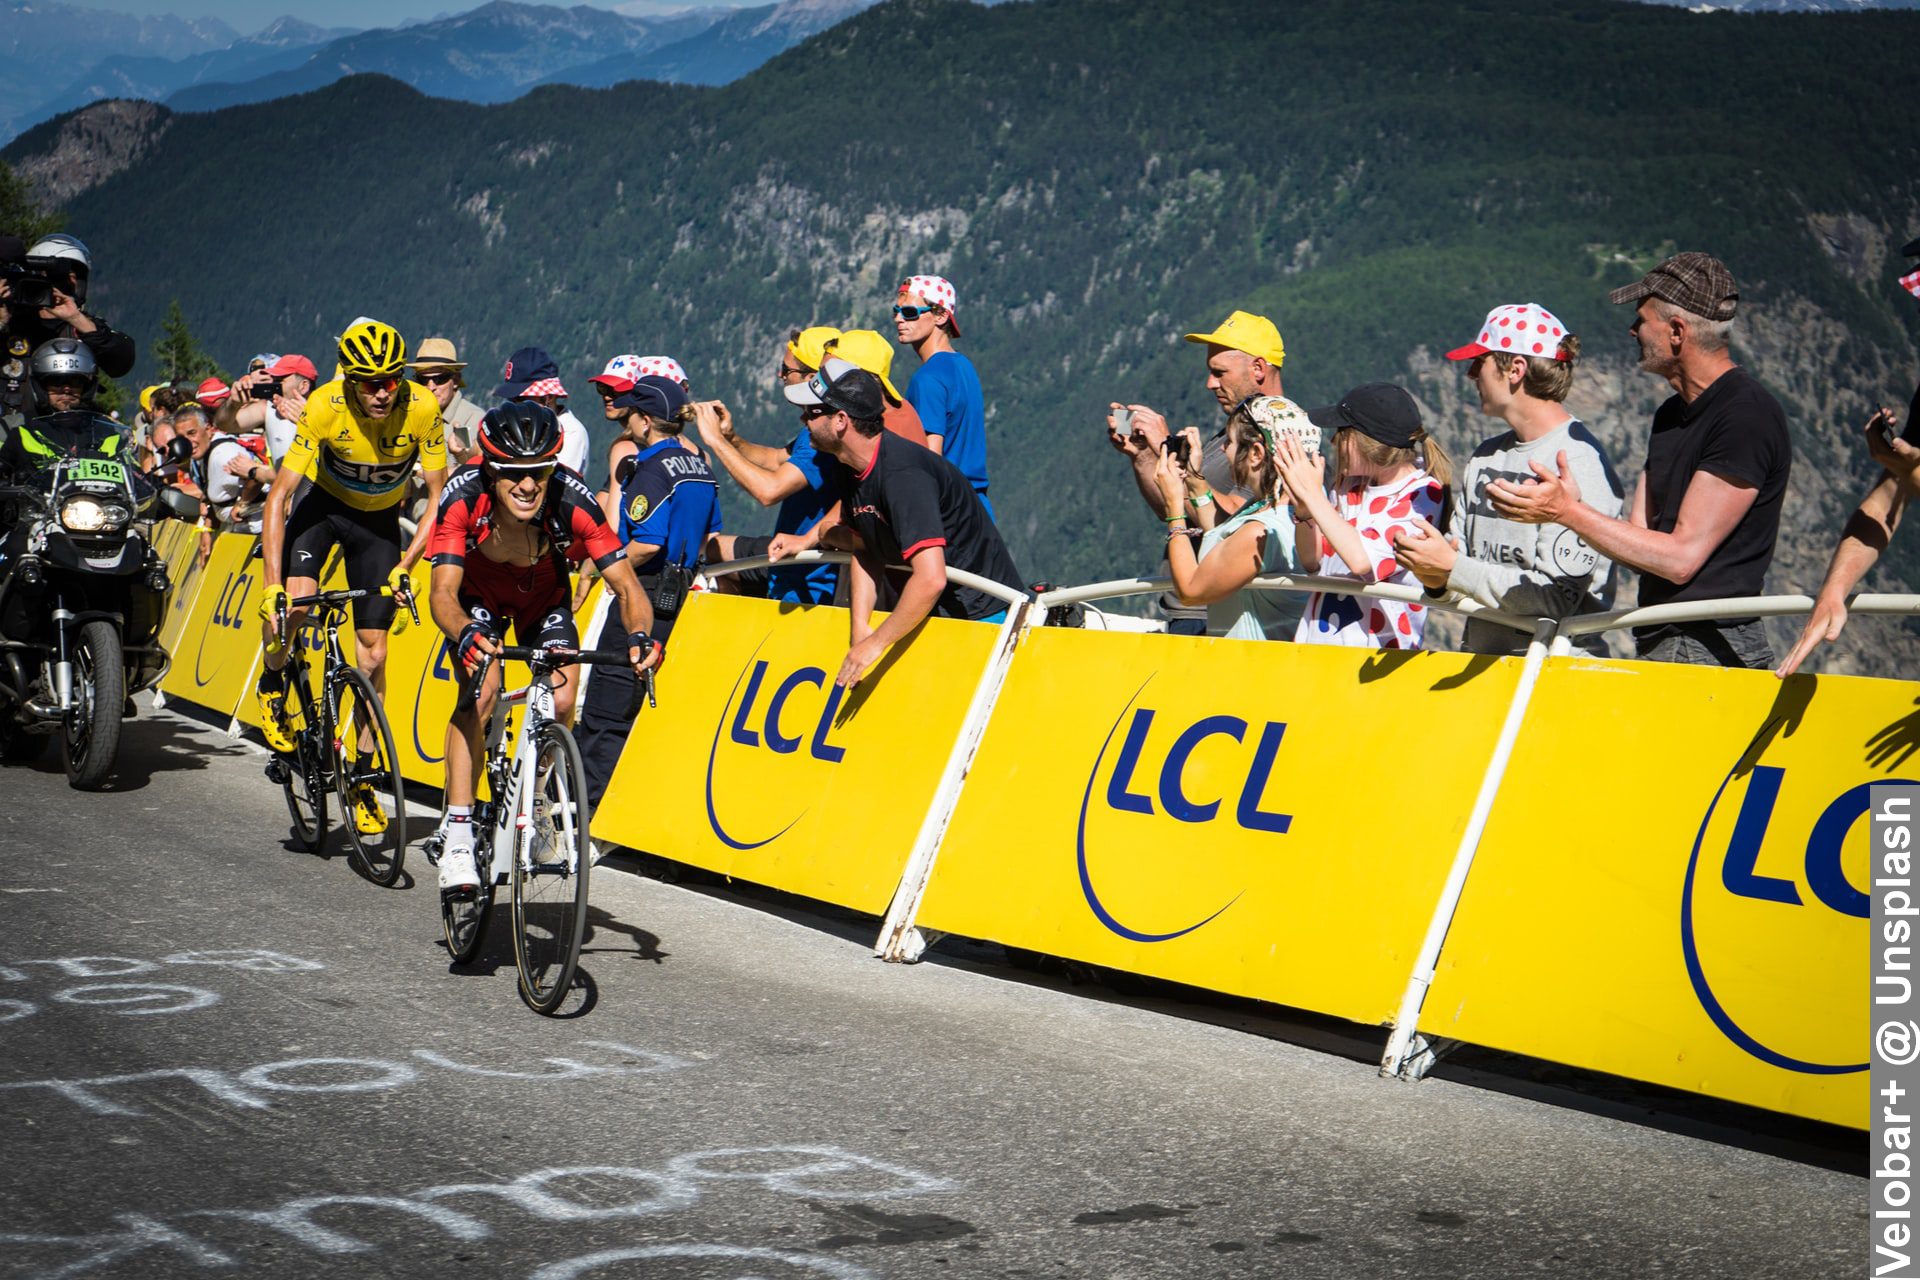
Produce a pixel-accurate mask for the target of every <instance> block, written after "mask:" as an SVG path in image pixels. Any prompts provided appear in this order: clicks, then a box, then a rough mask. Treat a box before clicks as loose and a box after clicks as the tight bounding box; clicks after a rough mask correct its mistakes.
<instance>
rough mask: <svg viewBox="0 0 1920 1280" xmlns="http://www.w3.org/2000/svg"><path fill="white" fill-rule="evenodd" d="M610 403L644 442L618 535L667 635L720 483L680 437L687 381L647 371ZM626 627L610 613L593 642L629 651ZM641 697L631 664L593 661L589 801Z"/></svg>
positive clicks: (583, 723)
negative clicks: (597, 664) (599, 664)
mask: <svg viewBox="0 0 1920 1280" xmlns="http://www.w3.org/2000/svg"><path fill="white" fill-rule="evenodd" d="M611 403H612V404H613V406H614V407H615V408H617V409H622V410H625V411H626V415H627V416H626V421H625V424H624V425H625V427H626V431H627V435H628V437H629V438H630V439H632V441H633V442H634V443H635V444H636V445H638V446H639V448H640V452H638V453H636V454H635V455H634V456H633V458H632V460H631V462H632V470H631V472H630V473H629V474H628V475H627V477H626V479H625V480H624V481H623V482H622V484H621V486H620V512H619V515H620V541H621V543H622V545H623V546H624V547H625V549H626V551H625V554H626V558H627V563H628V564H630V565H632V566H633V570H634V572H635V573H637V574H638V575H639V577H640V585H641V586H642V587H644V588H646V592H647V597H648V599H649V600H651V601H652V602H653V609H654V626H653V636H654V639H655V640H659V641H664V640H666V639H667V637H668V636H670V635H671V634H672V633H673V624H674V621H675V619H676V617H677V616H678V615H679V612H680V608H681V606H682V605H684V604H685V603H686V593H687V588H688V586H689V585H690V583H691V579H692V574H693V570H694V569H695V567H696V566H698V564H699V563H700V551H701V548H702V547H704V546H706V542H707V538H708V536H709V535H710V534H714V533H718V532H719V531H720V494H719V487H718V486H717V485H715V484H714V480H713V470H712V468H710V467H709V466H708V465H707V460H706V458H705V457H703V456H702V455H700V454H697V453H694V452H693V451H692V450H690V449H688V448H686V447H685V446H684V445H683V444H681V442H680V433H681V431H682V430H683V429H684V428H685V426H686V424H687V423H688V422H689V421H691V420H692V417H693V407H692V405H691V404H690V403H689V401H688V397H687V391H686V388H685V387H682V386H681V385H680V384H679V383H678V382H675V381H674V380H673V379H671V378H664V377H659V376H657V375H649V376H647V377H643V378H638V379H635V381H634V384H633V387H632V389H631V390H629V391H626V392H624V393H622V394H621V395H619V396H616V397H614V399H613V400H612V401H611ZM622 465H623V466H625V465H626V464H624V463H623V464H622ZM625 636H626V631H625V626H624V623H623V622H622V621H621V620H620V619H618V618H617V617H615V616H614V615H613V614H612V613H611V612H610V613H609V614H608V616H607V620H606V622H605V623H604V624H603V625H602V627H601V629H600V634H599V636H598V637H597V638H596V641H595V645H594V647H595V648H597V649H599V650H600V651H601V652H604V653H621V652H625V650H624V649H622V648H621V647H620V646H622V645H624V644H625V643H626V639H625ZM638 703H639V689H638V687H637V684H636V681H635V677H634V676H633V674H632V673H631V672H630V671H628V670H627V669H625V668H621V667H595V668H594V670H593V674H592V676H590V677H589V678H588V680H587V692H586V697H585V699H583V706H582V710H581V715H580V726H579V730H578V732H577V733H576V735H575V736H576V738H577V739H578V741H579V744H580V756H581V760H582V762H583V763H584V764H585V765H586V768H587V792H588V795H589V797H590V798H591V800H592V802H593V803H594V804H598V803H599V802H600V797H601V796H603V795H605V794H606V789H607V783H608V782H609V781H610V780H611V779H612V777H613V770H614V766H615V765H617V764H618V763H619V762H620V752H621V750H622V749H623V748H624V747H625V746H626V741H627V731H628V730H629V729H630V728H631V727H632V726H633V717H634V714H635V712H637V711H638V710H639V706H638Z"/></svg>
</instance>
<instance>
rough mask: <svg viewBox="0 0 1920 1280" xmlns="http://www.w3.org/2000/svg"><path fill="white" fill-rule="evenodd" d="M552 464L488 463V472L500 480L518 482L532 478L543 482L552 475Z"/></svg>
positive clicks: (554, 465)
mask: <svg viewBox="0 0 1920 1280" xmlns="http://www.w3.org/2000/svg"><path fill="white" fill-rule="evenodd" d="M558 465H559V464H558V463H553V462H489V463H488V464H487V468H488V470H490V471H492V472H493V474H494V475H495V476H496V477H497V478H499V479H501V480H509V481H516V482H517V481H520V480H524V479H526V478H527V477H528V476H532V477H533V478H534V479H535V480H545V479H547V478H548V477H550V476H551V475H553V469H554V467H556V466H558Z"/></svg>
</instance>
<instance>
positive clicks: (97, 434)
mask: <svg viewBox="0 0 1920 1280" xmlns="http://www.w3.org/2000/svg"><path fill="white" fill-rule="evenodd" d="M26 383H27V387H28V390H29V396H30V398H29V402H28V403H29V410H28V411H29V414H30V415H31V416H30V417H29V419H28V420H27V421H24V422H23V423H22V424H21V425H20V427H19V428H18V429H17V430H15V431H13V432H12V433H10V434H9V435H8V436H7V439H6V442H5V443H4V444H0V484H4V483H12V482H15V481H17V480H24V479H26V478H28V477H30V476H31V475H33V474H34V473H35V472H38V471H41V470H43V469H45V468H47V467H50V466H52V465H53V464H54V463H55V462H56V461H58V460H59V459H61V458H78V457H100V458H117V457H119V456H120V446H121V431H120V424H119V423H117V422H115V421H114V420H113V419H111V418H108V417H106V416H104V415H102V414H101V413H100V412H99V411H98V410H97V409H95V408H94V404H93V395H94V391H95V389H96V388H97V386H98V385H99V373H98V369H97V366H96V365H95V364H94V360H93V352H92V351H90V350H89V349H88V348H87V346H86V344H85V343H83V342H81V341H80V340H79V339H77V338H55V339H54V340H53V341H51V342H48V343H45V344H43V345H42V346H41V348H40V349H39V350H38V351H36V352H34V353H33V359H32V363H31V365H30V367H29V376H28V377H27V379H26Z"/></svg>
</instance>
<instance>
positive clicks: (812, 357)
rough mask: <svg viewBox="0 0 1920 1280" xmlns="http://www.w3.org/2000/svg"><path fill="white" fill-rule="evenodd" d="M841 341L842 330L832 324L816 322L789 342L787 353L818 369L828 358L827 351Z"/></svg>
mask: <svg viewBox="0 0 1920 1280" xmlns="http://www.w3.org/2000/svg"><path fill="white" fill-rule="evenodd" d="M838 341H840V331H839V330H838V329H836V328H834V327H833V326H832V325H830V324H816V325H814V326H813V327H812V328H809V329H802V330H801V331H800V336H799V337H797V338H795V339H794V340H793V341H792V342H789V343H788V344H787V354H788V355H790V356H792V357H793V358H794V359H795V360H798V361H799V362H800V363H801V364H803V365H805V366H807V368H809V369H818V368H819V367H820V365H821V363H822V362H823V361H825V360H826V358H827V352H828V351H829V350H830V349H831V348H832V347H833V345H834V344H835V343H836V342H838Z"/></svg>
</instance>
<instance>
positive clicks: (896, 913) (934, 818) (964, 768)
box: [873, 600, 1037, 964]
mask: <svg viewBox="0 0 1920 1280" xmlns="http://www.w3.org/2000/svg"><path fill="white" fill-rule="evenodd" d="M1036 607H1037V606H1036V605H1035V604H1034V602H1033V601H1031V600H1021V601H1020V602H1019V603H1017V604H1012V605H1009V606H1008V608H1007V618H1006V621H1005V622H1003V623H1001V624H1000V635H999V637H998V638H997V639H996V640H995V641H994V646H993V652H992V653H991V654H990V655H989V656H988V658H987V663H986V667H985V668H984V669H983V670H982V671H981V672H980V681H979V683H978V684H976V685H975V686H974V690H973V701H972V702H971V703H969V704H968V706H967V718H966V719H965V720H963V721H961V723H960V733H959V735H958V736H957V737H956V738H955V739H954V743H953V750H952V751H951V752H949V753H948V755H947V767H946V769H945V771H944V772H942V773H941V775H940V786H939V788H938V789H937V790H935V791H934V793H933V800H932V803H930V804H929V805H928V806H927V812H926V816H925V817H924V818H922V819H921V821H920V832H919V834H918V835H917V836H915V837H914V841H913V851H912V852H911V853H910V854H909V855H908V856H907V865H906V867H905V869H904V870H902V871H901V873H900V883H899V885H898V886H896V887H895V889H894V891H893V901H892V902H891V903H889V904H888V905H887V918H886V922H885V923H884V924H882V925H881V926H880V937H879V938H878V939H877V940H876V941H875V942H874V944H873V954H875V955H876V956H879V957H880V958H881V959H882V960H886V961H889V962H891V963H894V964H913V963H916V962H917V961H918V960H919V959H920V957H921V956H922V955H923V954H925V952H926V949H927V941H928V940H927V938H926V937H925V936H924V935H923V934H922V933H921V932H920V930H919V929H917V928H915V927H914V917H915V916H916V915H918V914H919V911H920V900H921V899H922V898H924V897H925V896H926V892H927V884H928V882H929V881H931V880H932V879H933V864H934V859H935V858H936V857H937V856H938V854H939V852H940V842H941V840H942V839H943V838H945V836H946V834H947V824H948V823H949V822H951V821H952V820H953V811H954V809H955V808H956V807H957V806H958V805H959V803H960V792H961V789H962V788H963V787H965V786H966V781H967V774H968V773H969V772H971V771H972V769H973V758H974V756H975V754H976V753H977V752H978V751H979V749H980V739H981V738H982V737H983V736H984V735H985V734H986V731H987V722H988V721H989V720H991V719H992V718H993V707H994V704H995V703H996V702H997V701H998V700H999V698H1000V688H1001V686H1002V685H1004V684H1005V683H1006V681H1007V670H1008V668H1009V667H1011V666H1012V665H1013V655H1014V651H1015V650H1016V649H1017V648H1018V647H1019V645H1020V638H1021V636H1022V634H1023V633H1024V632H1025V631H1026V630H1027V627H1028V625H1029V623H1028V618H1029V617H1030V616H1031V614H1032V611H1033V610H1034V609H1035V608H1036Z"/></svg>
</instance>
